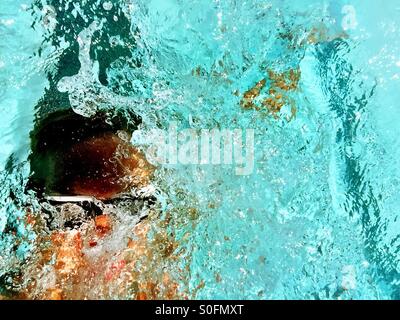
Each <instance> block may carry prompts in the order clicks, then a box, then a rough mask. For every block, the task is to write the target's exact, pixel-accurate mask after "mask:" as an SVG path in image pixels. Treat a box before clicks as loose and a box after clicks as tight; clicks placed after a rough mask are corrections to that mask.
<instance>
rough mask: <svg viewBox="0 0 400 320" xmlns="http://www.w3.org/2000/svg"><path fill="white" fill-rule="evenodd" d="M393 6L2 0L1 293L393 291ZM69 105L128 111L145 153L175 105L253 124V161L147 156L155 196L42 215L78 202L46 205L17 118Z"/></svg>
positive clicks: (216, 121) (24, 121)
mask: <svg viewBox="0 0 400 320" xmlns="http://www.w3.org/2000/svg"><path fill="white" fill-rule="evenodd" d="M399 12H400V6H399V5H398V4H397V3H396V1H392V0H390V1H385V3H384V4H379V5H378V4H377V3H375V2H374V1H359V0H351V1H346V2H342V1H329V0H325V1H311V0H302V1H296V2H295V4H294V3H293V1H282V0H281V1H274V0H270V1H246V2H243V1H234V0H224V1H222V0H221V1H217V0H215V1H211V0H210V1H208V2H205V1H196V0H190V1H178V0H151V1H139V0H138V1H133V0H131V1H100V0H86V1H70V0H42V1H38V0H36V1H32V3H27V2H26V1H15V0H14V1H8V0H6V1H2V2H1V3H0V35H1V39H2V40H1V43H0V46H1V50H0V83H1V84H2V85H1V86H0V97H1V100H0V112H1V116H2V122H1V124H0V139H1V145H2V149H1V151H0V163H1V166H2V172H1V188H0V190H1V192H0V208H1V209H0V295H1V297H2V298H13V297H24V298H36V299H43V298H66V299H68V298H92V299H104V298H106V299H119V298H136V299H151V298H160V297H162V298H169V299H171V298H186V297H190V298H198V299H398V298H399V297H400V291H399V281H400V274H399V272H400V254H399V246H400V243H399V231H398V230H400V229H399V222H398V218H397V209H398V208H399V206H400V203H399V200H398V197H397V193H398V190H399V181H400V174H399V170H398V169H397V168H398V167H399V165H400V164H399V163H398V162H399V160H398V159H400V155H398V150H400V148H399V139H398V138H397V137H398V136H399V132H398V126H397V122H398V120H400V113H399V111H398V109H397V108H396V101H397V100H398V98H400V97H398V95H399V93H398V90H396V88H397V87H398V85H399V81H400V69H399V64H400V38H399V36H398V34H399V28H400V21H399V17H400V15H399ZM372 13H373V14H372ZM68 108H72V109H73V110H74V112H76V113H77V114H80V115H82V116H84V117H92V116H93V115H95V114H96V113H97V112H99V111H102V112H105V113H106V114H107V115H109V116H110V117H112V115H113V114H115V113H116V112H117V111H122V112H123V113H124V114H126V116H127V117H128V118H129V114H130V113H129V112H134V113H135V114H136V115H137V116H140V118H141V123H140V125H139V128H138V130H136V131H135V132H134V134H133V136H132V138H131V143H132V144H134V145H135V146H136V147H137V148H139V149H141V150H142V151H143V152H144V153H145V154H146V153H148V152H150V150H151V148H152V147H154V145H155V144H157V143H158V142H159V141H157V139H158V138H157V137H154V136H153V135H152V132H154V129H158V130H165V131H166V132H168V130H169V128H170V126H171V123H177V126H178V128H177V130H178V131H179V132H180V131H182V130H188V129H192V130H194V131H193V132H198V131H200V130H213V129H217V130H223V129H229V130H233V129H241V130H249V129H252V130H254V170H253V171H252V172H251V173H250V174H248V175H242V176H240V175H236V174H235V170H234V167H233V166H232V165H231V164H230V163H223V164H215V163H214V164H213V163H211V162H207V163H206V164H204V163H203V164H198V162H197V163H193V164H189V165H185V164H182V163H179V162H178V163H174V164H171V163H170V164H159V165H157V167H156V168H155V172H154V176H153V178H152V183H151V185H150V186H148V188H147V189H143V190H136V191H137V192H139V193H140V192H141V193H142V194H143V193H145V194H146V197H147V196H154V197H155V198H156V200H157V201H156V202H157V204H156V205H155V206H148V205H146V204H144V203H142V202H140V203H134V204H132V203H131V202H129V200H126V201H125V202H123V201H122V202H121V203H120V204H119V205H118V207H113V206H111V205H109V204H107V203H99V204H98V205H99V206H100V209H101V211H102V212H103V213H107V214H106V215H104V214H103V215H100V216H97V217H96V218H95V219H88V220H87V221H86V220H85V221H82V225H81V226H80V227H79V228H78V229H77V228H75V229H74V228H72V229H71V230H67V231H65V230H54V229H57V228H60V226H61V225H63V219H64V218H63V217H65V216H75V215H78V216H79V215H80V213H79V210H81V208H80V207H74V206H73V205H69V206H64V207H63V206H57V205H54V204H50V203H47V204H46V205H45V208H44V207H43V203H41V202H40V201H39V199H38V196H37V194H36V193H35V192H33V191H32V190H29V188H27V187H26V185H27V182H28V178H29V176H30V174H31V172H30V163H29V159H28V156H29V154H30V152H31V141H30V133H31V132H32V130H34V125H35V123H37V122H39V121H41V119H44V118H46V117H47V116H48V115H49V114H51V113H52V112H54V111H57V110H66V109H68ZM131 121H133V119H131ZM228 150H229V149H228ZM135 197H137V198H140V196H139V195H138V194H135ZM74 210H75V211H74ZM132 210H133V211H135V214H132ZM46 215H47V216H46ZM52 215H53V216H56V217H58V219H60V220H57V221H56V222H54V223H53V225H56V226H58V227H52V228H50V227H49V225H48V224H47V223H46V219H48V218H49V216H52ZM147 216H148V218H146V219H145V220H143V221H142V222H139V221H140V220H141V217H147ZM106 217H108V218H106ZM21 266H24V268H22V267H21ZM33 279H35V280H33ZM77 279H78V280H77ZM79 279H80V280H82V279H85V280H86V281H79Z"/></svg>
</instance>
